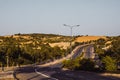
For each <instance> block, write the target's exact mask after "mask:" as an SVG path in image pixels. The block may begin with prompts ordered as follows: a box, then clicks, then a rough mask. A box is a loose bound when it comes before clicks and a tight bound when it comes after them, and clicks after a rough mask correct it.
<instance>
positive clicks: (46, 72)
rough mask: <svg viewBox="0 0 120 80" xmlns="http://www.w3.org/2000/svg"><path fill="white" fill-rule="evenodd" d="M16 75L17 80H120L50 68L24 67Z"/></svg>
mask: <svg viewBox="0 0 120 80" xmlns="http://www.w3.org/2000/svg"><path fill="white" fill-rule="evenodd" d="M35 69H36V70H37V71H35ZM17 74H19V75H17V77H18V78H19V79H18V80H120V78H115V77H104V76H101V75H100V74H98V73H93V72H86V71H71V70H62V69H61V68H51V67H36V68H34V67H33V66H29V67H24V68H20V69H18V70H17Z"/></svg>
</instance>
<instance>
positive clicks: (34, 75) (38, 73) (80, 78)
mask: <svg viewBox="0 0 120 80" xmlns="http://www.w3.org/2000/svg"><path fill="white" fill-rule="evenodd" d="M91 47H92V46H88V47H87V49H86V51H88V53H86V57H87V58H89V57H90V54H91ZM82 51H83V47H81V48H79V49H77V50H76V51H75V52H74V53H75V54H74V55H73V56H72V58H76V57H77V56H79V55H80V54H81V52H82ZM60 65H61V63H59V64H55V65H50V66H48V67H40V66H35V67H34V66H32V65H31V66H27V67H22V68H19V69H17V70H16V71H15V72H16V79H17V80H120V78H116V77H104V76H101V75H100V74H98V73H93V72H86V71H71V70H62V69H61V68H60Z"/></svg>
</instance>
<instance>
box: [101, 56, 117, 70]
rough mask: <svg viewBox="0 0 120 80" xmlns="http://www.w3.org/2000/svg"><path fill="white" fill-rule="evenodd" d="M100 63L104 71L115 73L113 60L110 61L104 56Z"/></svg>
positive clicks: (108, 57) (109, 58)
mask: <svg viewBox="0 0 120 80" xmlns="http://www.w3.org/2000/svg"><path fill="white" fill-rule="evenodd" d="M102 61H103V63H104V68H105V70H106V71H116V69H117V65H116V60H115V59H112V58H111V57H110V56H105V57H104V58H103V59H102Z"/></svg>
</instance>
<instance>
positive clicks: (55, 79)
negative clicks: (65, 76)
mask: <svg viewBox="0 0 120 80" xmlns="http://www.w3.org/2000/svg"><path fill="white" fill-rule="evenodd" d="M35 72H36V73H37V74H40V75H42V76H44V77H46V78H52V79H54V80H58V79H57V78H53V77H50V76H48V75H45V74H43V73H40V72H38V71H37V69H35Z"/></svg>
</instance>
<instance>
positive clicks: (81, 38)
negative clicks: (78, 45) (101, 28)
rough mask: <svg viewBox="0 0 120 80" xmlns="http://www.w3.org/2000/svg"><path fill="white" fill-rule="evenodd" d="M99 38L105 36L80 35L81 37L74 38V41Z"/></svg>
mask: <svg viewBox="0 0 120 80" xmlns="http://www.w3.org/2000/svg"><path fill="white" fill-rule="evenodd" d="M100 38H104V39H106V37H105V36H82V37H78V38H76V40H75V42H87V41H92V40H98V39H100Z"/></svg>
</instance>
